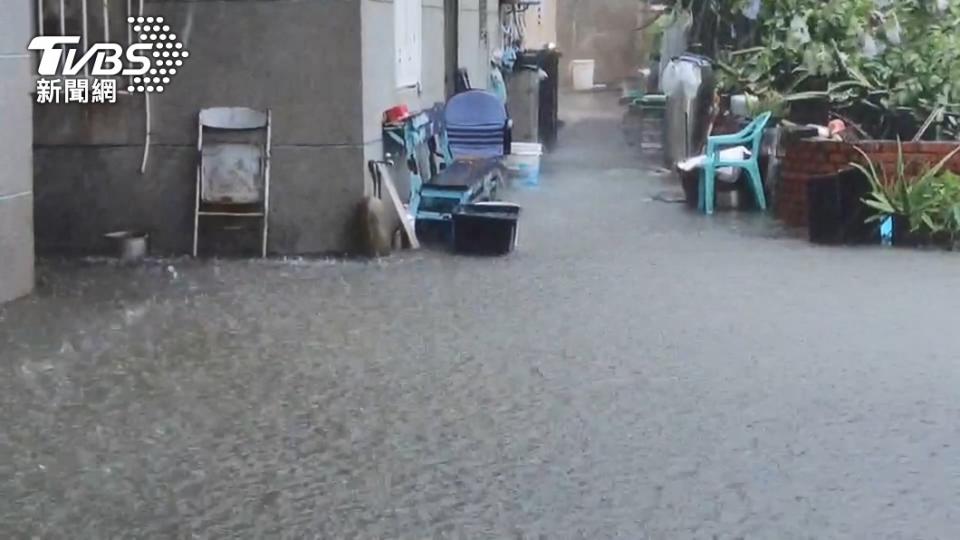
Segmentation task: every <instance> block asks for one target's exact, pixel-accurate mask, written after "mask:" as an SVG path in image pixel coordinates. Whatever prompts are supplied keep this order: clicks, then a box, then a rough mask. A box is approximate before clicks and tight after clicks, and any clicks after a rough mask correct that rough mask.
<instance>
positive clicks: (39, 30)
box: [37, 0, 43, 36]
mask: <svg viewBox="0 0 960 540" xmlns="http://www.w3.org/2000/svg"><path fill="white" fill-rule="evenodd" d="M37 35H38V36H42V35H43V0H37Z"/></svg>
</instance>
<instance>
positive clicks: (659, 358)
mask: <svg viewBox="0 0 960 540" xmlns="http://www.w3.org/2000/svg"><path fill="white" fill-rule="evenodd" d="M562 110H563V114H564V115H565V117H566V127H565V129H564V131H563V132H562V134H561V140H560V146H559V148H558V149H557V151H556V152H555V153H554V154H552V155H550V156H549V157H548V158H547V160H546V163H545V171H544V174H543V177H542V181H541V185H540V186H539V187H538V188H537V189H523V190H517V191H513V192H511V193H509V194H508V195H507V197H506V198H508V199H510V200H514V201H516V202H519V203H520V204H522V205H523V207H524V214H523V218H522V225H521V229H522V230H521V232H520V248H519V250H518V251H517V252H516V253H514V254H512V255H510V256H508V257H504V258H477V257H458V256H453V255H451V254H448V253H446V252H442V251H429V250H428V251H418V252H411V253H405V254H401V255H395V256H393V257H391V258H387V259H383V260H379V261H372V262H368V261H359V260H346V261H343V260H273V261H268V262H259V261H239V260H237V261H223V260H221V261H200V262H196V261H193V260H189V259H175V260H155V261H150V262H148V263H146V264H144V265H142V266H138V267H123V266H117V265H111V264H107V263H104V262H97V261H92V262H91V261H75V260H74V261H55V260H47V261H43V262H42V263H41V265H40V268H39V276H40V283H39V286H38V290H37V292H36V293H35V294H34V295H33V296H31V297H28V298H25V299H21V300H18V301H15V302H13V303H10V304H7V305H4V306H2V307H0V360H2V363H0V366H2V377H0V426H2V428H0V456H2V459H0V536H2V537H3V538H43V539H48V538H49V539H58V538H64V539H66V538H69V539H106V538H290V539H301V538H358V539H368V538H369V539H380V538H384V539H386V538H390V539H394V538H396V539H422V538H551V539H552V538H582V539H600V538H628V539H641V538H650V539H688V538H689V539H701V538H702V539H714V538H717V539H735V538H782V539H787V538H951V537H956V536H957V532H958V525H957V523H958V514H957V508H958V503H960V427H958V423H957V418H958V414H960V392H958V391H957V389H958V388H960V364H958V359H960V353H958V351H960V332H957V329H956V324H955V321H956V319H954V318H953V317H952V316H951V314H952V313H953V312H954V311H955V310H956V306H957V301H958V298H960V296H958V293H957V291H958V290H960V274H958V272H957V268H958V261H960V259H958V258H957V255H955V254H950V253H945V252H938V251H915V250H898V249H887V250H885V249H881V248H823V247H815V246H812V245H810V244H808V243H807V242H806V241H805V240H804V239H803V238H802V237H799V236H798V235H796V234H794V233H791V232H789V231H784V230H783V229H781V228H779V227H778V226H777V225H776V224H775V222H773V221H772V220H770V219H768V218H765V217H763V216H758V215H735V214H731V213H718V214H717V215H715V216H713V217H712V218H706V217H704V216H702V215H699V214H697V213H694V212H691V211H689V210H687V209H686V208H685V207H684V206H683V205H681V204H671V203H667V202H662V201H661V200H659V199H661V198H662V197H658V195H660V194H663V193H664V192H667V193H669V192H675V191H677V187H676V185H675V184H673V183H672V182H671V181H670V180H669V178H668V177H666V176H663V175H660V174H658V173H656V172H655V171H654V170H653V169H651V168H649V167H647V166H645V165H644V164H643V163H642V162H641V161H640V160H639V158H638V157H637V156H636V151H635V149H632V148H629V147H627V146H626V144H625V143H624V141H623V136H622V135H621V132H620V114H621V109H620V108H618V106H617V104H616V96H614V95H612V94H592V95H579V96H567V97H566V98H565V100H564V102H563V109H562Z"/></svg>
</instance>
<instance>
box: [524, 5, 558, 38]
mask: <svg viewBox="0 0 960 540" xmlns="http://www.w3.org/2000/svg"><path fill="white" fill-rule="evenodd" d="M557 2H558V0H542V2H541V4H540V6H537V7H531V8H529V9H527V12H526V13H524V15H523V17H524V22H525V23H526V25H527V26H526V28H527V30H526V35H525V36H524V47H526V48H528V49H542V48H544V47H545V46H546V45H547V44H548V43H556V42H557Z"/></svg>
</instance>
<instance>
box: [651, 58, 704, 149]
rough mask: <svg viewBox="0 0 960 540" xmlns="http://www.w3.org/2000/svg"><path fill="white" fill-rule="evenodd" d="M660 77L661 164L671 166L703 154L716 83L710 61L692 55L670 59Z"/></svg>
mask: <svg viewBox="0 0 960 540" xmlns="http://www.w3.org/2000/svg"><path fill="white" fill-rule="evenodd" d="M663 77H664V78H663V81H661V84H662V86H663V89H664V93H665V94H666V97H667V108H666V115H665V118H664V141H663V156H664V164H665V165H666V166H667V167H673V166H674V165H675V164H676V163H677V162H678V161H681V160H683V159H685V158H688V157H690V156H693V155H697V154H699V153H701V152H702V151H703V147H704V145H705V144H706V142H707V136H708V135H709V133H708V130H709V124H710V114H711V109H712V107H713V92H714V88H715V85H716V81H715V78H714V74H713V66H712V64H711V63H710V60H709V59H708V58H706V57H703V56H698V55H695V54H683V55H680V56H679V57H677V58H674V59H673V60H671V61H670V62H669V63H668V64H667V67H666V69H665V70H664V75H663Z"/></svg>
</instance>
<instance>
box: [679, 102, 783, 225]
mask: <svg viewBox="0 0 960 540" xmlns="http://www.w3.org/2000/svg"><path fill="white" fill-rule="evenodd" d="M770 116H771V114H770V113H769V112H765V113H763V114H761V115H760V116H758V117H756V118H754V119H753V121H752V122H750V123H749V124H748V125H747V127H745V128H743V129H741V130H740V131H738V132H737V133H734V134H732V135H714V136H712V137H707V161H706V163H704V165H703V169H702V170H701V171H700V197H699V200H698V203H697V207H698V208H699V209H700V210H701V211H703V212H704V213H707V214H712V213H713V203H714V198H715V196H716V182H715V180H716V176H717V169H718V168H719V167H737V168H739V169H743V170H746V171H747V175H748V176H749V177H750V187H751V188H753V194H754V196H755V197H756V199H757V206H759V207H760V209H761V210H766V209H767V199H766V197H764V195H763V181H762V180H761V177H760V166H759V164H758V163H757V158H758V157H759V156H760V142H761V140H762V139H763V128H765V127H766V126H767V122H769V121H770ZM734 146H746V147H747V148H749V149H750V157H749V158H747V159H720V150H721V149H722V148H729V147H734Z"/></svg>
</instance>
